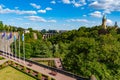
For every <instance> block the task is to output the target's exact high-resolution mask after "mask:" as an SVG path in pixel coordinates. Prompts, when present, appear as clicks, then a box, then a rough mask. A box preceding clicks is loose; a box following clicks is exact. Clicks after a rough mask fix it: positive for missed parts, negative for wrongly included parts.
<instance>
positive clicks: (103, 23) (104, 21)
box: [102, 15, 107, 29]
mask: <svg viewBox="0 0 120 80" xmlns="http://www.w3.org/2000/svg"><path fill="white" fill-rule="evenodd" d="M106 22H107V19H106V16H105V15H104V16H103V18H102V27H103V29H107V27H106Z"/></svg>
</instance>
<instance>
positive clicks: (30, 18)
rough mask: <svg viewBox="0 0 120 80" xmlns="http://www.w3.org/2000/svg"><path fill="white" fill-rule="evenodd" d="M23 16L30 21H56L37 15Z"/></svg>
mask: <svg viewBox="0 0 120 80" xmlns="http://www.w3.org/2000/svg"><path fill="white" fill-rule="evenodd" d="M25 18H28V19H29V20H31V21H37V22H52V23H55V22H57V21H56V20H46V19H44V18H43V17H39V16H26V17H25Z"/></svg>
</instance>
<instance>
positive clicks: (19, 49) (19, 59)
mask: <svg viewBox="0 0 120 80" xmlns="http://www.w3.org/2000/svg"><path fill="white" fill-rule="evenodd" d="M18 38H19V61H20V32H18Z"/></svg>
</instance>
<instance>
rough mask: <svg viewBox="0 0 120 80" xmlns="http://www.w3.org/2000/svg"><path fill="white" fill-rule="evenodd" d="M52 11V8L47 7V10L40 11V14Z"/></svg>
mask: <svg viewBox="0 0 120 80" xmlns="http://www.w3.org/2000/svg"><path fill="white" fill-rule="evenodd" d="M50 10H52V8H50V7H47V8H45V9H44V10H42V9H41V10H38V12H39V13H46V12H47V11H50Z"/></svg>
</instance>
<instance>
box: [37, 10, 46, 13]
mask: <svg viewBox="0 0 120 80" xmlns="http://www.w3.org/2000/svg"><path fill="white" fill-rule="evenodd" d="M38 12H39V13H46V10H38Z"/></svg>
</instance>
